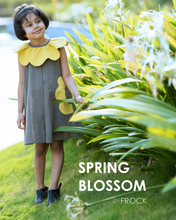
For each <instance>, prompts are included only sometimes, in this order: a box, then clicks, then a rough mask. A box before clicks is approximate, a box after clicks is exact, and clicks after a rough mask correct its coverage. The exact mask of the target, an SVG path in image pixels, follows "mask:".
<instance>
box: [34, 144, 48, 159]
mask: <svg viewBox="0 0 176 220" xmlns="http://www.w3.org/2000/svg"><path fill="white" fill-rule="evenodd" d="M47 150H48V145H47V144H45V143H41V144H35V154H36V155H37V156H42V155H45V154H46V152H47Z"/></svg>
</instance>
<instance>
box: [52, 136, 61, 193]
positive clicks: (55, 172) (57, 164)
mask: <svg viewBox="0 0 176 220" xmlns="http://www.w3.org/2000/svg"><path fill="white" fill-rule="evenodd" d="M50 148H51V155H52V170H51V183H50V186H49V189H52V190H55V189H57V188H58V182H59V178H60V175H61V171H62V166H63V163H64V149H63V140H60V141H53V143H51V144H50Z"/></svg>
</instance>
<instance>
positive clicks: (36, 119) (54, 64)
mask: <svg viewBox="0 0 176 220" xmlns="http://www.w3.org/2000/svg"><path fill="white" fill-rule="evenodd" d="M29 45H30V44H29ZM46 45H47V44H46ZM43 46H45V45H43ZM30 47H34V46H32V45H30ZM23 77H24V79H23V80H24V115H25V120H26V129H25V135H24V144H25V145H28V144H33V143H52V142H53V140H63V139H66V138H72V137H78V136H81V135H82V134H80V133H74V132H67V131H65V132H54V133H53V130H54V129H55V128H58V127H60V126H77V127H82V123H80V122H69V119H70V118H71V116H72V115H73V112H74V111H75V109H76V108H75V105H74V104H69V103H66V102H62V103H57V104H55V105H53V102H54V101H55V100H56V98H57V99H64V98H72V95H71V93H70V92H69V90H68V88H67V87H66V86H65V84H64V82H63V79H62V72H61V65H60V58H59V59H57V60H56V61H53V60H51V59H47V60H45V62H44V63H43V64H42V65H41V66H37V67H35V66H33V65H32V64H30V63H29V64H28V65H27V66H23ZM64 96H65V97H64Z"/></svg>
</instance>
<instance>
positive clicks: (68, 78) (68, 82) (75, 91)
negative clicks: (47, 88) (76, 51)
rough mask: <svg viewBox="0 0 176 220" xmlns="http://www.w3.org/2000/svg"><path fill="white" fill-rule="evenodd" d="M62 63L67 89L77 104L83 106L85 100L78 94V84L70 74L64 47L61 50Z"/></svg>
mask: <svg viewBox="0 0 176 220" xmlns="http://www.w3.org/2000/svg"><path fill="white" fill-rule="evenodd" d="M60 63H61V70H62V77H63V80H64V82H65V84H66V86H67V88H68V89H69V90H70V92H71V94H72V95H73V96H74V98H75V100H76V102H77V103H78V104H81V103H82V101H83V100H84V98H83V97H81V96H80V94H79V92H78V88H77V86H76V82H75V80H74V78H73V77H72V75H71V73H70V70H69V66H68V61H67V55H66V52H65V48H64V47H62V48H60Z"/></svg>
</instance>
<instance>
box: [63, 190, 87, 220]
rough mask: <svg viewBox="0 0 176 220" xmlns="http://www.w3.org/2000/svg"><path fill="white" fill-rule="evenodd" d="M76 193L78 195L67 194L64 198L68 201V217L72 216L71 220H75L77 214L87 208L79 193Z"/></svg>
mask: <svg viewBox="0 0 176 220" xmlns="http://www.w3.org/2000/svg"><path fill="white" fill-rule="evenodd" d="M75 194H76V196H77V197H73V196H68V195H66V196H65V198H64V200H65V201H66V203H67V206H66V210H67V215H68V218H70V219H71V220H75V219H76V216H77V215H79V214H81V213H82V212H83V211H84V210H85V208H86V203H84V202H83V201H82V200H80V198H79V197H78V195H77V193H75Z"/></svg>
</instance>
